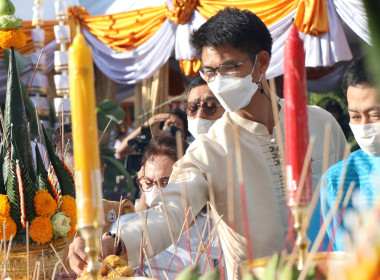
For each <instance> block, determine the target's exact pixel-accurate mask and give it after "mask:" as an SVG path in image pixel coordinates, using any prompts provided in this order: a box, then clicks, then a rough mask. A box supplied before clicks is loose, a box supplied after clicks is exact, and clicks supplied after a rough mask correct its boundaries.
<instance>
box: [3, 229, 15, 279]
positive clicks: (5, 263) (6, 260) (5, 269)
mask: <svg viewBox="0 0 380 280" xmlns="http://www.w3.org/2000/svg"><path fill="white" fill-rule="evenodd" d="M12 239H13V235H11V238H10V239H9V244H8V249H7V256H6V258H5V260H4V271H3V279H4V278H5V277H6V276H7V264H8V259H9V252H10V251H11V247H12Z"/></svg>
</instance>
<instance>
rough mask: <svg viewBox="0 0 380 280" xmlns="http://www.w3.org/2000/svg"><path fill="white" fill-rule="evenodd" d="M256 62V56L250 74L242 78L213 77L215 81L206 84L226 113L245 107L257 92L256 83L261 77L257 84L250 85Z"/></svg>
mask: <svg viewBox="0 0 380 280" xmlns="http://www.w3.org/2000/svg"><path fill="white" fill-rule="evenodd" d="M256 60H257V55H256V59H255V64H254V65H253V68H252V71H251V74H248V75H247V76H245V77H244V78H239V77H228V78H225V77H223V76H222V75H219V76H217V77H215V80H213V81H212V82H210V83H208V84H207V85H208V87H209V88H210V89H211V91H212V92H213V93H214V95H215V96H216V98H217V99H218V101H219V102H220V104H222V106H223V108H224V109H225V110H226V111H227V112H235V111H237V110H239V109H241V108H243V107H245V106H247V105H248V104H249V102H250V101H251V99H252V97H253V95H254V94H255V93H256V91H257V90H258V83H259V82H260V80H261V76H262V75H261V76H260V79H259V80H258V82H257V83H252V73H253V71H254V70H255V67H256Z"/></svg>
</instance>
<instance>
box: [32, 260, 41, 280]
mask: <svg viewBox="0 0 380 280" xmlns="http://www.w3.org/2000/svg"><path fill="white" fill-rule="evenodd" d="M40 265H41V263H40V262H39V261H36V264H35V266H34V271H33V280H35V279H36V280H38V277H39V274H40Z"/></svg>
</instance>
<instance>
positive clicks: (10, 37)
mask: <svg viewBox="0 0 380 280" xmlns="http://www.w3.org/2000/svg"><path fill="white" fill-rule="evenodd" d="M26 40H27V38H26V35H25V33H24V32H22V31H21V30H20V29H8V30H0V47H1V48H3V49H10V48H11V47H14V48H15V49H19V48H22V47H24V46H25V45H26Z"/></svg>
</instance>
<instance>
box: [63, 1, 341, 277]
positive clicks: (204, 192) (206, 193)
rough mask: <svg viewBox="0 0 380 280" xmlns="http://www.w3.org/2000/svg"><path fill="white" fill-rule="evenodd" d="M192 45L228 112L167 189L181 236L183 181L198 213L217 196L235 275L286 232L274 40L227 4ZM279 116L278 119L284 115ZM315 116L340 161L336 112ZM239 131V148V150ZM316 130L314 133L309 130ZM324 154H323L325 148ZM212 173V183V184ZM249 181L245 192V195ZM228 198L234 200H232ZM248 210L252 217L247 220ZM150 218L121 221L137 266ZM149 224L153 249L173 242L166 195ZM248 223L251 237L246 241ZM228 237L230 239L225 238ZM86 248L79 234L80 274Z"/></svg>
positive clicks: (74, 259)
mask: <svg viewBox="0 0 380 280" xmlns="http://www.w3.org/2000/svg"><path fill="white" fill-rule="evenodd" d="M191 43H192V45H193V47H194V49H195V51H196V55H197V57H198V58H199V59H200V60H201V61H202V63H203V68H202V70H201V73H202V76H203V78H204V79H205V81H206V82H207V84H208V86H209V88H210V89H211V90H212V92H213V93H214V95H215V96H216V98H217V99H218V101H219V102H220V104H222V106H223V107H224V108H225V109H226V111H227V112H226V113H225V114H224V115H223V116H222V118H220V119H219V120H217V121H216V122H215V123H214V125H213V126H212V127H211V128H210V130H209V132H208V133H207V134H201V135H199V136H198V137H197V138H196V139H195V141H194V142H193V143H192V144H191V145H190V147H189V148H188V150H187V152H186V154H185V156H184V157H183V158H182V159H181V160H179V161H178V162H177V163H176V164H175V165H174V168H173V173H172V175H171V178H170V182H169V184H168V186H167V187H166V188H165V189H164V190H163V193H164V196H165V202H166V208H167V211H168V216H169V219H170V223H171V228H172V231H173V233H174V235H175V238H176V237H177V236H178V234H179V232H180V230H181V226H182V223H183V221H184V209H183V207H184V206H183V204H182V201H183V200H182V187H183V186H185V189H186V198H187V203H188V206H190V207H191V208H192V210H193V211H194V212H195V213H198V212H199V211H200V210H201V209H202V208H203V207H204V206H205V204H206V202H207V201H209V200H210V197H211V196H213V197H214V198H215V204H214V205H213V206H214V209H215V210H216V211H217V212H218V214H219V215H224V216H223V221H222V222H221V224H219V225H220V227H219V226H218V230H219V235H220V236H221V243H222V248H223V252H224V256H225V260H226V267H227V273H228V278H229V279H236V278H237V277H238V276H237V275H238V263H239V262H240V261H241V260H243V259H245V258H247V256H248V257H252V258H258V257H264V256H269V255H271V254H273V253H274V252H275V251H280V250H282V249H283V248H284V246H285V236H286V233H287V231H288V217H287V207H286V199H285V194H284V186H283V180H282V176H281V168H280V160H279V156H278V153H277V150H278V149H277V145H276V139H275V136H274V127H275V125H276V123H277V122H278V120H276V119H275V118H274V116H273V113H272V106H271V101H270V89H269V86H268V84H267V82H266V79H265V72H266V71H267V69H268V66H269V61H270V55H271V47H272V38H271V35H270V33H269V31H268V29H267V27H266V26H265V24H264V23H263V22H262V21H261V20H260V19H259V18H258V17H257V16H256V15H255V14H253V13H252V12H250V11H241V10H238V9H232V8H227V9H225V10H222V11H220V12H218V13H217V14H216V15H215V16H213V17H212V18H210V19H209V20H208V21H207V22H206V23H205V24H204V25H202V26H201V27H200V28H199V29H198V30H197V31H196V32H195V33H194V34H193V35H192V37H191ZM279 108H281V105H280V104H279ZM280 112H281V111H280ZM281 115H282V114H280V122H282V121H283V119H281ZM309 120H310V122H311V123H313V125H316V126H318V128H317V129H316V131H317V133H321V131H323V129H324V125H325V123H326V122H330V123H331V125H332V130H333V133H332V137H334V139H333V141H332V142H333V143H334V144H333V145H332V149H330V159H331V161H332V162H331V164H333V163H335V162H337V161H338V160H340V159H341V158H342V156H343V150H344V146H345V139H344V135H343V133H342V132H341V130H340V128H339V126H338V124H337V123H336V121H335V120H334V119H333V117H332V116H331V115H330V114H329V113H327V112H326V111H324V110H322V109H317V108H315V109H312V110H309ZM310 128H311V129H314V128H312V127H310ZM235 131H237V133H238V139H239V145H240V147H241V150H240V151H239V150H237V149H236V147H237V143H236V142H235V140H234V134H235ZM313 134H314V133H313V131H311V133H310V135H313ZM316 136H317V138H318V139H317V140H316V143H318V141H321V142H322V143H323V140H322V139H323V133H322V135H316ZM318 152H321V149H320V148H319V151H318ZM229 155H231V157H229ZM321 155H322V153H320V155H319V158H318V160H321ZM236 156H241V159H240V160H239V157H236ZM229 158H232V160H233V164H232V165H229V160H228V159H229ZM240 164H241V169H239V170H238V166H239V165H240ZM229 166H232V170H229ZM229 171H231V172H229ZM229 174H232V175H231V176H229ZM238 174H241V175H242V179H243V182H244V185H242V184H239V183H241V182H239V180H238ZM319 175H320V174H318V176H319ZM231 177H232V178H231ZM208 178H210V179H211V180H210V181H211V182H212V185H211V186H210V187H209V183H208V180H207V179H208ZM228 182H232V183H231V184H229V183H228ZM243 187H244V192H245V193H244V195H242V194H241V191H242V190H243ZM210 190H211V193H210ZM229 191H230V192H229ZM229 193H233V197H231V196H232V195H230V196H228V195H227V194H229ZM211 200H212V199H211ZM227 201H231V203H233V205H231V203H230V205H228V203H227ZM244 204H245V205H246V207H244V206H243V205H244ZM229 209H233V213H229V212H228V210H229ZM245 213H247V215H246V218H242V217H245ZM228 216H230V217H233V218H234V224H233V225H234V231H231V230H230V229H229V228H228V227H227V224H226V222H228V221H227V219H228V218H227V217H228ZM246 222H248V225H247V224H246ZM144 223H145V219H134V220H132V221H129V222H127V223H125V224H123V225H122V226H121V239H122V241H123V243H124V247H123V250H122V254H124V255H125V256H126V255H128V260H129V262H130V265H132V266H133V265H136V264H137V263H138V258H139V253H140V236H141V231H142V230H143V227H144ZM147 228H148V231H149V235H150V239H151V243H152V246H153V251H154V253H155V254H156V253H159V252H160V251H162V250H164V249H165V248H166V247H167V246H168V245H169V244H170V243H171V240H170V234H169V229H168V226H167V221H166V218H165V215H164V209H163V206H162V203H161V199H160V198H156V199H154V200H153V201H152V207H151V209H149V210H148V216H147ZM247 229H248V231H249V233H248V237H249V240H246V237H247V235H246V231H247ZM226 235H229V238H227V239H226V238H224V237H225V236H226ZM223 236H224V237H223ZM231 241H232V244H231ZM248 241H250V242H249V243H248ZM113 243H114V240H113V237H106V238H104V239H103V254H105V255H107V253H108V252H109V251H108V249H107V248H113V247H112V246H113ZM247 244H250V245H251V246H250V247H249V246H247ZM83 248H84V245H83V241H80V240H75V241H74V243H73V244H72V245H71V250H70V254H71V255H70V263H71V266H72V267H73V268H74V270H75V271H77V273H80V272H81V269H83V265H84V263H85V261H86V257H85V256H84V254H83ZM110 251H112V250H110Z"/></svg>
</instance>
